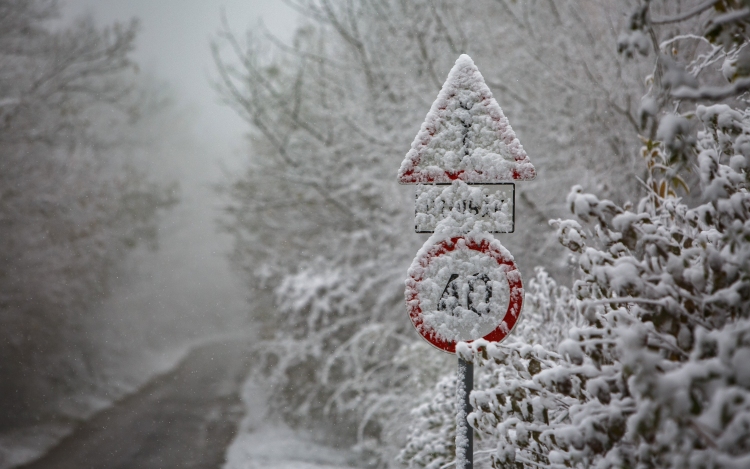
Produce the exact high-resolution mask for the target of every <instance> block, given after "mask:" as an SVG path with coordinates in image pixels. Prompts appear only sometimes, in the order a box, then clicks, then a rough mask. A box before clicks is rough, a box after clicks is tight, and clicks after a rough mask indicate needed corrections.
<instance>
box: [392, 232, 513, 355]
mask: <svg viewBox="0 0 750 469" xmlns="http://www.w3.org/2000/svg"><path fill="white" fill-rule="evenodd" d="M523 293H524V291H523V284H522V282H521V274H520V273H519V272H518V269H517V268H516V264H515V262H513V256H511V254H510V253H509V252H508V250H507V249H505V248H504V247H503V246H502V245H501V244H500V242H499V241H497V240H496V239H494V238H493V237H492V236H490V235H487V234H484V233H470V234H465V235H461V236H433V238H431V239H430V241H428V242H427V243H426V244H425V245H424V246H423V247H422V249H421V250H420V251H419V252H418V253H417V257H416V258H415V259H414V261H413V262H412V265H411V267H410V268H409V271H408V277H407V279H406V292H405V296H406V305H407V310H408V312H409V317H410V318H411V321H412V324H413V325H414V327H415V328H416V329H417V332H419V334H420V335H421V336H422V337H423V338H424V339H425V340H427V342H429V343H430V344H432V345H434V346H435V347H437V348H439V349H440V350H443V351H445V352H449V353H455V351H456V343H457V342H459V341H472V340H476V339H479V338H483V339H485V340H488V341H491V342H500V341H502V340H503V339H505V337H506V336H507V335H508V334H509V333H510V331H511V330H513V327H514V326H515V324H516V321H517V320H518V317H519V315H520V313H521V307H522V305H523Z"/></svg>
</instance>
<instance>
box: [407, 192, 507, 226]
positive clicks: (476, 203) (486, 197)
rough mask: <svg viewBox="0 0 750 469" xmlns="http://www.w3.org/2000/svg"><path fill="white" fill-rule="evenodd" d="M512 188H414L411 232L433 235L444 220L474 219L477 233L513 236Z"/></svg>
mask: <svg viewBox="0 0 750 469" xmlns="http://www.w3.org/2000/svg"><path fill="white" fill-rule="evenodd" d="M514 190H515V188H514V186H513V184H501V185H492V186H469V185H467V184H466V183H464V182H462V181H453V183H452V184H451V185H450V186H435V185H424V184H419V185H417V195H416V204H415V212H416V213H415V220H414V221H415V224H414V225H415V226H414V228H415V230H416V231H417V232H418V233H425V232H432V231H435V227H436V226H437V224H438V223H439V222H440V221H442V220H444V219H446V218H453V219H460V218H466V217H474V218H475V219H477V221H478V222H480V223H481V224H482V226H481V231H487V232H490V233H511V232H513V227H514V224H513V222H514V220H513V202H514V200H513V199H514V194H513V192H514Z"/></svg>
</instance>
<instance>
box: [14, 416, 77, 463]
mask: <svg viewBox="0 0 750 469" xmlns="http://www.w3.org/2000/svg"><path fill="white" fill-rule="evenodd" d="M75 425H76V424H75V422H73V421H64V422H53V423H43V424H39V425H30V426H28V427H23V428H19V429H17V430H14V431H12V432H5V433H2V434H0V469H9V468H11V467H16V466H20V465H21V464H24V463H27V462H29V461H32V460H34V459H36V458H38V457H39V456H40V455H41V454H44V453H45V452H47V450H49V449H50V448H51V447H53V446H54V445H55V444H57V442H58V441H60V440H61V439H63V438H65V437H66V436H67V435H68V434H70V432H72V431H73V429H74V428H75Z"/></svg>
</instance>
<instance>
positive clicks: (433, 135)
mask: <svg viewBox="0 0 750 469" xmlns="http://www.w3.org/2000/svg"><path fill="white" fill-rule="evenodd" d="M535 177H536V170H535V169H534V166H533V165H532V164H531V161H530V160H529V157H528V156H527V155H526V152H525V151H524V149H523V147H522V146H521V142H519V141H518V138H516V134H515V133H514V132H513V129H512V128H511V127H510V122H508V118H506V117H505V115H504V114H503V111H502V109H500V106H499V105H498V104H497V101H495V98H493V97H492V92H491V91H490V89H489V88H488V87H487V84H486V83H485V82H484V78H482V74H481V73H479V69H477V67H476V65H474V61H473V60H471V57H469V56H468V55H466V54H463V55H461V57H459V58H458V60H456V64H455V65H454V66H453V68H452V69H451V71H450V73H449V74H448V79H447V80H446V81H445V84H443V89H441V90H440V93H438V97H437V99H436V100H435V102H434V103H432V108H430V112H428V113H427V117H426V118H425V121H424V123H423V124H422V128H421V129H419V133H418V134H417V136H416V137H415V138H414V142H412V144H411V150H409V152H408V153H407V154H406V158H404V161H403V163H401V168H400V169H399V171H398V180H399V182H400V183H401V184H441V183H450V182H451V181H454V180H457V179H458V180H461V181H464V182H467V183H477V184H489V183H495V182H509V181H518V180H529V179H534V178H535Z"/></svg>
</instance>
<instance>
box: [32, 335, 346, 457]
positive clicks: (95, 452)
mask: <svg viewBox="0 0 750 469" xmlns="http://www.w3.org/2000/svg"><path fill="white" fill-rule="evenodd" d="M250 361H251V354H250V352H249V347H248V345H247V344H246V343H245V342H242V341H238V340H234V341H227V342H224V343H214V344H209V345H203V346H200V347H198V348H196V349H194V350H192V351H191V352H190V353H189V354H188V355H187V357H186V358H185V359H184V360H183V361H182V362H181V363H180V364H179V365H178V366H177V367H176V368H175V369H174V370H173V371H170V372H168V373H166V374H163V375H161V376H159V377H157V378H155V379H154V380H152V381H151V382H150V383H149V384H147V385H146V386H145V387H143V388H142V389H141V390H140V391H138V392H136V393H134V394H132V395H130V396H128V397H126V398H125V399H123V400H121V401H119V402H117V403H115V404H114V405H113V406H112V407H110V408H108V409H106V410H104V411H102V412H100V413H99V414H97V415H95V416H94V417H93V418H92V419H90V420H89V421H87V422H85V423H83V424H81V426H79V427H78V429H77V430H75V431H74V432H73V433H71V434H70V435H69V436H68V437H66V438H65V439H63V440H62V441H61V442H60V444H59V445H57V446H56V447H54V448H53V449H52V450H51V451H50V452H49V453H47V454H46V455H45V456H43V457H42V458H41V459H39V460H37V461H35V462H33V463H31V464H29V465H26V466H22V467H23V468H24V469H47V468H55V469H74V468H75V469H89V468H92V469H93V468H97V469H98V468H108V469H135V468H138V469H152V468H153V469H157V468H160V469H167V468H178V467H179V468H206V469H209V468H210V469H220V468H222V467H225V468H226V469H255V468H261V467H262V468H264V469H291V468H295V469H337V468H345V467H348V466H347V464H346V462H347V460H349V461H350V459H349V457H348V455H347V454H346V453H345V452H343V451H338V450H335V449H332V448H327V447H324V446H320V445H317V444H315V443H312V442H311V441H309V438H305V437H304V435H302V434H300V433H298V432H294V431H292V430H291V429H289V428H288V427H287V426H286V425H284V424H283V423H281V422H278V421H273V420H271V419H269V418H268V415H267V412H266V407H267V406H266V401H265V399H266V397H265V395H264V393H263V391H262V389H261V388H259V387H257V386H254V385H252V384H251V383H245V382H244V379H245V377H246V375H247V371H248V368H249V366H250Z"/></svg>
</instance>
